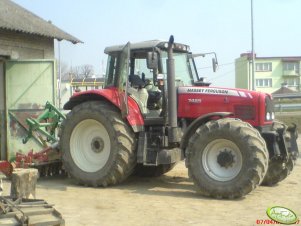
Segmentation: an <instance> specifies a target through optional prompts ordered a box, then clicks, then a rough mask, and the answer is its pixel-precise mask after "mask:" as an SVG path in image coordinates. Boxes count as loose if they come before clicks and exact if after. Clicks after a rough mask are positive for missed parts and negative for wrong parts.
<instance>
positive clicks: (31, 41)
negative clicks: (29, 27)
mask: <svg viewBox="0 0 301 226" xmlns="http://www.w3.org/2000/svg"><path fill="white" fill-rule="evenodd" d="M0 56H9V57H10V58H11V59H14V60H18V59H53V58H54V42H53V39H51V38H46V37H43V36H37V35H31V34H24V33H19V32H14V31H6V30H3V29H0Z"/></svg>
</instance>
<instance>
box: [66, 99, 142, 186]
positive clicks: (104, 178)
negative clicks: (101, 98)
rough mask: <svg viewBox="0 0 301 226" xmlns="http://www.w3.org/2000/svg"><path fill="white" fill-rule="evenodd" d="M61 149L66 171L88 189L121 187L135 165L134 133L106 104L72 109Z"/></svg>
mask: <svg viewBox="0 0 301 226" xmlns="http://www.w3.org/2000/svg"><path fill="white" fill-rule="evenodd" d="M60 149H61V151H62V161H63V165H64V167H65V170H66V171H67V172H68V173H69V174H70V175H71V177H73V178H74V179H76V180H77V182H78V183H79V184H82V185H85V186H93V187H98V186H103V187H105V186H108V185H113V184H117V183H120V182H122V181H123V180H125V179H126V178H127V177H128V176H129V175H130V174H131V173H132V172H133V170H134V168H135V165H136V139H135V135H134V133H133V131H132V129H131V128H130V127H129V126H128V125H127V123H126V122H125V121H124V120H123V119H122V118H121V115H120V113H119V112H117V110H115V108H113V107H112V106H111V105H109V104H106V103H103V102H97V101H89V102H84V103H82V104H80V105H77V106H76V107H74V108H73V110H72V111H71V112H70V113H69V114H68V115H67V118H66V120H64V121H63V123H62V126H61V139H60Z"/></svg>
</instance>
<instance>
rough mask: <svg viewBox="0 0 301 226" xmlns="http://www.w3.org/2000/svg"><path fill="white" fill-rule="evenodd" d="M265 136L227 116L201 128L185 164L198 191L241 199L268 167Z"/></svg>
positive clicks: (190, 140)
mask: <svg viewBox="0 0 301 226" xmlns="http://www.w3.org/2000/svg"><path fill="white" fill-rule="evenodd" d="M268 161H269V153H268V150H267V147H266V143H265V141H264V139H263V138H262V137H261V135H260V134H259V132H258V131H257V130H256V129H254V128H253V127H252V126H251V125H250V124H248V123H246V122H243V121H241V120H237V119H231V118H225V119H219V120H216V121H209V122H208V123H206V124H204V125H202V126H201V127H199V128H198V129H197V131H196V133H195V134H194V135H193V136H192V137H191V138H190V139H189V143H188V147H187V148H186V166H187V168H188V173H189V176H190V177H191V178H192V180H193V182H194V184H195V186H196V187H197V191H198V192H199V193H200V194H201V195H203V196H208V197H213V198H219V199H220V198H225V199H234V198H240V197H242V196H244V195H246V194H248V193H249V192H251V191H252V190H254V189H255V188H256V187H257V186H258V185H259V184H260V183H261V182H262V180H263V178H264V176H265V174H266V172H267V169H268Z"/></svg>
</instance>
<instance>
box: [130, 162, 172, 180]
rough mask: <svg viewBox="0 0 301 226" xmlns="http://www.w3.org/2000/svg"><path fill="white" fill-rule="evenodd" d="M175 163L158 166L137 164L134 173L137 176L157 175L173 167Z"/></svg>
mask: <svg viewBox="0 0 301 226" xmlns="http://www.w3.org/2000/svg"><path fill="white" fill-rule="evenodd" d="M175 165H176V163H171V164H166V165H159V166H144V165H143V164H137V166H136V168H135V172H134V175H135V176H139V177H159V176H161V175H163V174H165V173H167V172H169V171H170V170H172V169H173V168H174V167H175Z"/></svg>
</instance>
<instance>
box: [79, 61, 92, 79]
mask: <svg viewBox="0 0 301 226" xmlns="http://www.w3.org/2000/svg"><path fill="white" fill-rule="evenodd" d="M93 74H94V68H93V65H91V64H85V65H82V66H81V75H82V77H83V78H91V77H92V75H93Z"/></svg>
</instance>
